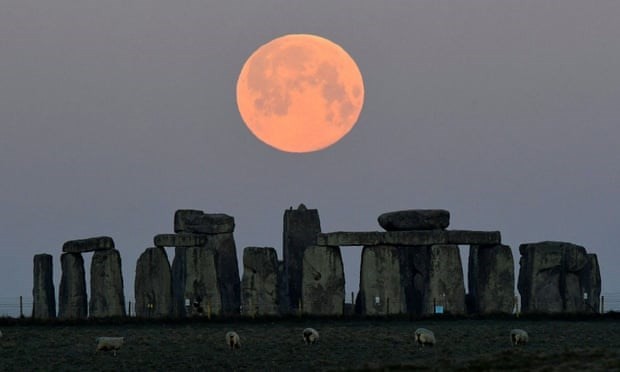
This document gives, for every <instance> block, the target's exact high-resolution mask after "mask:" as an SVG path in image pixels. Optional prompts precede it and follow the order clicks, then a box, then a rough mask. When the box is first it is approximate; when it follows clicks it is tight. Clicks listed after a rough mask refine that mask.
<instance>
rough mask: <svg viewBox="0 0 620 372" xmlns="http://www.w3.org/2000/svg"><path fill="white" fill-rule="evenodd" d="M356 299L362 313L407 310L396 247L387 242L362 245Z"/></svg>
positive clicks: (401, 311) (390, 312) (372, 313)
mask: <svg viewBox="0 0 620 372" xmlns="http://www.w3.org/2000/svg"><path fill="white" fill-rule="evenodd" d="M358 301H359V302H360V304H359V305H357V308H358V309H359V310H358V311H360V312H361V313H362V314H367V315H386V314H400V313H406V312H407V301H406V299H405V288H404V286H403V283H402V275H401V262H400V252H399V248H397V247H394V246H389V245H375V246H365V247H364V248H363V250H362V262H361V268H360V289H359V293H358Z"/></svg>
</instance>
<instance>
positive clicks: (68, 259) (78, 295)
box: [58, 253, 88, 319]
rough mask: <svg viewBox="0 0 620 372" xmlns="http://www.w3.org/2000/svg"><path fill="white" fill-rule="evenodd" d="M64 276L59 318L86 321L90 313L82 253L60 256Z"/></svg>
mask: <svg viewBox="0 0 620 372" xmlns="http://www.w3.org/2000/svg"><path fill="white" fill-rule="evenodd" d="M60 266H61V269H62V276H61V278H60V289H59V291H58V317H59V318H61V319H85V318H86V316H87V313H88V307H87V302H86V301H87V298H86V277H85V273H84V259H83V258H82V255H81V254H80V253H63V254H62V255H61V256H60Z"/></svg>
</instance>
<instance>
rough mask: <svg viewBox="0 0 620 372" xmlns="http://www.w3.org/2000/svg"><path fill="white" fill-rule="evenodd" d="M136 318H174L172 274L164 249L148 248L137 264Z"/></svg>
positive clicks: (135, 282)
mask: <svg viewBox="0 0 620 372" xmlns="http://www.w3.org/2000/svg"><path fill="white" fill-rule="evenodd" d="M134 294H135V299H136V307H135V310H136V316H138V317H148V318H151V317H154V318H165V317H170V316H172V272H171V269H170V262H169V261H168V255H167V254H166V251H165V249H164V248H161V247H155V248H147V249H146V251H144V253H142V254H141V255H140V257H139V258H138V261H137V263H136V278H135V281H134Z"/></svg>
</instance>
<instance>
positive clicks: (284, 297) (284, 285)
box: [278, 261, 291, 314]
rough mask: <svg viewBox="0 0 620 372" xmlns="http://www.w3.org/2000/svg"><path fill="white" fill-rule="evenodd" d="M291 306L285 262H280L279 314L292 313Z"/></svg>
mask: <svg viewBox="0 0 620 372" xmlns="http://www.w3.org/2000/svg"><path fill="white" fill-rule="evenodd" d="M290 309H291V305H290V302H289V298H288V279H287V277H286V267H285V266H284V261H278V313H279V314H288V313H290V311H291V310H290Z"/></svg>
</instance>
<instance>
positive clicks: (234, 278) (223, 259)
mask: <svg viewBox="0 0 620 372" xmlns="http://www.w3.org/2000/svg"><path fill="white" fill-rule="evenodd" d="M206 247H207V248H210V249H213V250H215V252H216V253H217V255H216V259H217V262H216V267H217V278H218V282H219V286H220V289H219V291H220V294H221V303H222V314H224V315H234V314H239V310H240V307H241V280H240V278H239V264H238V261H237V247H236V245H235V239H234V238H233V234H232V233H224V234H215V235H209V239H208V240H207V245H206Z"/></svg>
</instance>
